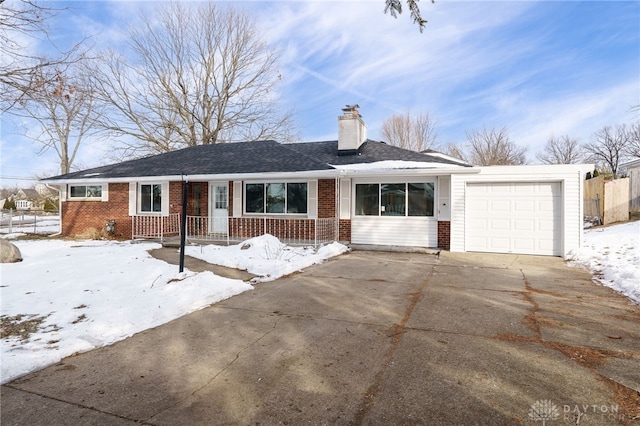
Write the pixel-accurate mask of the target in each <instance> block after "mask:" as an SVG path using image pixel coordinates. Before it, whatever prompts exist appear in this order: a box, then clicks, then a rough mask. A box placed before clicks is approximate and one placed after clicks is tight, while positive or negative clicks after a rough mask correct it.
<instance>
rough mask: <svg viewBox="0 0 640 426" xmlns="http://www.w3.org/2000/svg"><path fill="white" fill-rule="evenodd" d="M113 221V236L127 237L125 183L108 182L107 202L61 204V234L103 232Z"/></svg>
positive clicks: (127, 197) (129, 233)
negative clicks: (114, 227)
mask: <svg viewBox="0 0 640 426" xmlns="http://www.w3.org/2000/svg"><path fill="white" fill-rule="evenodd" d="M110 220H115V221H116V233H115V237H116V238H119V239H129V238H131V217H130V216H129V184H128V183H110V184H109V201H108V202H103V201H80V200H78V201H64V202H63V203H62V235H64V236H81V235H87V236H88V235H89V234H91V233H95V232H101V231H104V230H105V226H106V224H107V222H108V221H110Z"/></svg>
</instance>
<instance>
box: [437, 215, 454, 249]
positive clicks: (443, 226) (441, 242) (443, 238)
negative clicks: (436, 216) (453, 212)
mask: <svg viewBox="0 0 640 426" xmlns="http://www.w3.org/2000/svg"><path fill="white" fill-rule="evenodd" d="M438 247H439V248H441V249H443V250H449V249H450V248H451V222H449V221H438Z"/></svg>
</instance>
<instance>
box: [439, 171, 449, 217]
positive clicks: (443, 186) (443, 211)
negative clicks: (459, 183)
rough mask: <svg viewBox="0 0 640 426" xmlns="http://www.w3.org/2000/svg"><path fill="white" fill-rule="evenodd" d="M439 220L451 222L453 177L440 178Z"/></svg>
mask: <svg viewBox="0 0 640 426" xmlns="http://www.w3.org/2000/svg"><path fill="white" fill-rule="evenodd" d="M436 192H437V193H438V204H437V208H438V220H443V221H447V220H451V177H450V176H439V177H438V188H437V191H436Z"/></svg>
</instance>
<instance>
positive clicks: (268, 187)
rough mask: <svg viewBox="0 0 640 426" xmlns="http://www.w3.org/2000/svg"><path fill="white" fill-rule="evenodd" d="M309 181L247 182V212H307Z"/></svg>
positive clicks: (245, 188) (245, 204)
mask: <svg viewBox="0 0 640 426" xmlns="http://www.w3.org/2000/svg"><path fill="white" fill-rule="evenodd" d="M308 198H309V197H308V185H307V182H270V183H247V184H245V187H244V206H245V213H267V214H306V213H307V203H308Z"/></svg>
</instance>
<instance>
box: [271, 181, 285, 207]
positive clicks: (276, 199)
mask: <svg viewBox="0 0 640 426" xmlns="http://www.w3.org/2000/svg"><path fill="white" fill-rule="evenodd" d="M284 189H285V186H284V183H268V184H267V213H284V204H285V195H284V194H285V192H284Z"/></svg>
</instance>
